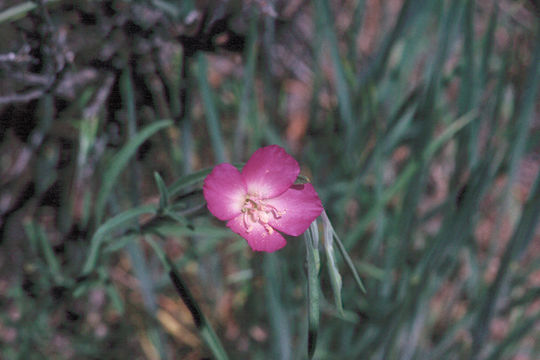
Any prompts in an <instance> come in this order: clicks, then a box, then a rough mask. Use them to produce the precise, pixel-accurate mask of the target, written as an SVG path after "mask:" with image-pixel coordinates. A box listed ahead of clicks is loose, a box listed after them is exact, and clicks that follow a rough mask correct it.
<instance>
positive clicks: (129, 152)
mask: <svg viewBox="0 0 540 360" xmlns="http://www.w3.org/2000/svg"><path fill="white" fill-rule="evenodd" d="M171 125H172V121H171V120H161V121H157V122H155V123H153V124H151V125H148V126H147V127H146V128H144V129H143V130H141V131H140V132H139V133H138V134H137V135H135V136H134V137H133V138H132V139H131V140H130V141H129V142H128V143H127V144H126V145H124V146H123V147H122V149H121V150H120V151H119V152H118V153H117V154H116V155H115V156H114V157H113V158H112V160H111V162H110V164H109V166H108V167H107V169H106V170H105V172H104V174H103V177H102V183H101V189H100V191H99V193H98V197H97V200H96V208H95V218H96V224H100V223H101V219H102V217H103V213H104V211H105V206H106V204H107V200H108V198H109V196H110V194H111V191H112V189H113V187H114V185H115V184H116V181H117V180H118V177H119V175H120V174H121V173H122V170H124V168H125V167H126V165H127V164H128V162H129V160H130V158H131V157H132V156H133V155H134V154H135V152H136V151H137V149H138V148H139V146H141V145H142V143H144V142H145V141H146V140H147V139H148V138H150V137H151V136H152V135H154V134H155V133H156V132H158V131H159V130H161V129H164V128H166V127H168V126H171Z"/></svg>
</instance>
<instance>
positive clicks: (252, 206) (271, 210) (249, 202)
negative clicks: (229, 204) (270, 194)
mask: <svg viewBox="0 0 540 360" xmlns="http://www.w3.org/2000/svg"><path fill="white" fill-rule="evenodd" d="M242 213H243V222H244V227H245V228H246V232H250V231H251V230H253V225H254V224H256V223H259V224H261V225H262V226H263V227H264V228H265V229H266V231H267V232H268V233H269V234H272V233H273V232H274V229H273V228H272V227H271V226H270V225H269V224H268V222H269V221H270V219H271V218H272V217H274V219H279V218H280V217H281V216H282V215H283V214H285V211H279V210H278V209H276V208H275V207H274V206H272V205H270V204H267V203H265V202H264V201H262V200H261V199H257V198H256V197H251V196H250V195H248V196H247V197H246V200H245V201H244V205H243V206H242Z"/></svg>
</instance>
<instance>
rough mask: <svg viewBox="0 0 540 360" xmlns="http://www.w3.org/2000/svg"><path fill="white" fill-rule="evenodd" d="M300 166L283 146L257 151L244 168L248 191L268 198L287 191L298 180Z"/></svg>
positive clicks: (259, 196)
mask: <svg viewBox="0 0 540 360" xmlns="http://www.w3.org/2000/svg"><path fill="white" fill-rule="evenodd" d="M299 173H300V167H299V166H298V163H297V162H296V160H294V159H293V157H292V156H291V155H289V154H287V152H285V150H284V149H283V148H282V147H279V146H277V145H270V146H266V147H263V148H260V149H259V150H257V151H255V152H254V153H253V155H251V158H250V159H249V160H248V162H247V163H246V165H245V166H244V168H243V169H242V176H243V178H244V181H245V182H246V185H247V190H248V193H249V194H251V195H254V196H256V197H258V198H260V199H268V198H272V197H275V196H278V195H279V194H281V193H283V192H285V191H286V190H287V189H288V188H289V187H290V186H291V185H292V184H293V183H294V182H295V180H296V178H297V177H298V174H299Z"/></svg>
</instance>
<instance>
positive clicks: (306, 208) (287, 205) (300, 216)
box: [265, 184, 323, 236]
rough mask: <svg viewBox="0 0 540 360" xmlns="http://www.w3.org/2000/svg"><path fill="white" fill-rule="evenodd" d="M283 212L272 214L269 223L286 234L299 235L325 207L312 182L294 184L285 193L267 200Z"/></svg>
mask: <svg viewBox="0 0 540 360" xmlns="http://www.w3.org/2000/svg"><path fill="white" fill-rule="evenodd" d="M265 203H266V204H269V205H272V206H274V207H275V208H276V210H277V211H279V212H281V213H282V214H281V216H280V217H276V216H272V217H271V218H270V220H269V222H268V223H269V224H270V225H271V226H272V227H273V228H274V229H277V230H279V231H281V232H283V233H285V234H289V235H293V236H298V235H300V234H302V233H304V231H306V229H307V228H308V227H309V225H311V223H312V222H313V221H314V220H315V219H316V218H317V217H318V216H319V215H321V212H322V211H323V207H322V204H321V200H320V199H319V196H318V195H317V192H316V191H315V189H314V188H313V186H312V185H311V184H303V185H293V186H291V187H290V188H289V189H288V190H287V191H285V192H284V193H283V194H281V195H280V196H278V197H275V198H273V199H267V200H265Z"/></svg>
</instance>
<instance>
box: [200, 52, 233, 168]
mask: <svg viewBox="0 0 540 360" xmlns="http://www.w3.org/2000/svg"><path fill="white" fill-rule="evenodd" d="M197 64H198V70H199V71H198V72H197V80H198V83H199V89H200V91H201V96H202V100H203V104H204V112H205V114H206V125H207V126H208V133H209V134H210V142H211V144H212V149H213V150H214V156H215V158H216V161H217V162H218V163H224V162H226V161H227V156H226V155H225V145H224V143H223V136H222V135H221V128H220V125H219V116H218V111H217V107H216V104H215V101H214V98H213V96H212V91H211V90H210V85H209V84H208V79H207V71H208V66H207V64H206V55H205V54H203V53H202V52H199V55H198V57H197Z"/></svg>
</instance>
